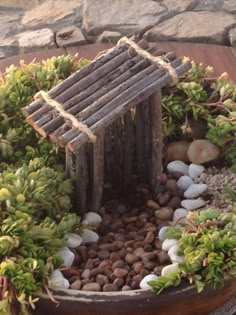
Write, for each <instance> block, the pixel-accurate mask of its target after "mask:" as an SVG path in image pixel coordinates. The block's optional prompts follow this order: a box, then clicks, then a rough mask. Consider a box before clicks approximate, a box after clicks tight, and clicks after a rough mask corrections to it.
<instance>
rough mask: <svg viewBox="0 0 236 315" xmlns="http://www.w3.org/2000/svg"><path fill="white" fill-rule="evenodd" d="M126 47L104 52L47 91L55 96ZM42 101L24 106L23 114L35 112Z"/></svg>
mask: <svg viewBox="0 0 236 315" xmlns="http://www.w3.org/2000/svg"><path fill="white" fill-rule="evenodd" d="M127 49H128V47H127V46H126V45H122V46H119V47H115V48H113V49H112V51H110V52H108V53H106V54H105V55H104V56H102V57H100V58H99V59H97V60H95V61H93V62H91V63H90V64H89V65H88V66H86V67H84V68H82V69H81V70H80V71H77V72H75V73H74V74H72V75H71V76H70V77H69V78H67V79H65V80H64V81H63V82H62V83H60V84H59V85H57V86H56V87H54V88H53V89H52V90H51V91H49V95H50V96H51V97H53V98H55V97H57V96H58V95H59V94H60V93H63V92H64V91H66V90H67V89H68V88H70V87H71V86H73V85H74V84H75V83H77V82H78V80H80V79H82V78H83V77H85V76H87V75H88V74H89V73H91V72H93V71H95V70H97V69H99V68H100V67H102V66H103V65H104V64H106V63H107V62H109V61H110V60H112V59H113V58H114V57H116V56H118V55H120V54H121V53H123V52H124V51H125V50H127ZM42 103H43V102H42V100H36V101H35V102H33V103H31V104H30V105H28V106H26V107H25V108H24V109H23V113H24V115H26V116H28V115H31V114H32V113H33V112H35V111H36V110H38V109H39V108H40V107H41V106H42Z"/></svg>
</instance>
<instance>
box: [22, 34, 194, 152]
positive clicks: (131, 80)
mask: <svg viewBox="0 0 236 315" xmlns="http://www.w3.org/2000/svg"><path fill="white" fill-rule="evenodd" d="M138 45H139V46H140V47H141V48H142V49H144V50H146V51H148V52H150V53H151V54H152V55H153V56H157V55H161V56H162V57H163V60H165V61H167V62H169V63H170V65H171V66H172V67H173V68H174V69H175V71H176V73H177V75H178V76H180V75H182V74H183V73H184V72H185V71H187V70H188V69H189V68H190V67H191V63H190V62H189V61H184V60H182V59H177V58H176V56H175V54H174V53H167V54H165V53H164V52H160V51H158V50H156V49H155V48H153V47H150V45H149V44H148V43H147V42H146V41H144V40H141V41H140V42H138ZM172 80H173V79H172V76H171V74H170V73H169V71H168V70H166V69H164V68H163V67H162V66H160V65H159V64H157V63H152V62H151V61H149V60H148V59H146V58H143V57H141V56H140V55H138V54H137V53H136V51H135V50H134V49H133V48H131V47H130V46H129V45H128V44H126V43H123V44H120V45H118V46H116V47H114V48H113V49H111V50H109V51H108V52H106V53H105V54H104V55H102V56H100V57H99V58H98V59H96V60H94V61H93V62H91V63H90V64H89V65H87V66H86V67H84V68H83V69H81V70H80V71H78V72H76V73H74V74H73V75H71V76H70V77H69V78H67V79H66V80H65V81H64V82H62V83H60V84H59V85H58V86H56V87H55V88H53V89H52V90H51V91H49V93H48V94H49V96H50V97H51V98H53V99H54V100H56V101H57V102H59V103H60V104H62V106H63V109H64V111H66V113H69V114H72V115H73V116H74V117H75V118H76V119H77V120H78V121H80V122H82V123H83V124H85V125H86V126H87V127H88V128H89V129H90V130H91V131H92V132H93V133H94V134H95V135H98V134H99V133H100V132H101V131H103V130H104V129H105V128H107V127H108V126H109V125H110V124H112V123H113V122H114V121H116V120H117V119H118V118H119V117H121V116H123V115H124V114H125V113H126V112H128V111H129V110H130V109H131V108H132V107H134V106H136V105H138V104H139V103H140V102H142V101H143V100H144V99H146V98H148V97H150V96H151V95H152V93H153V92H154V91H155V90H156V89H157V88H162V87H164V86H166V85H168V84H170V83H171V82H172ZM23 114H24V115H25V116H26V119H27V121H28V122H29V123H30V124H31V125H32V126H33V127H34V128H35V130H36V131H38V132H39V133H40V134H41V135H42V136H44V137H49V138H50V140H51V141H53V142H54V143H57V144H59V145H61V146H67V147H68V148H69V149H70V150H71V151H72V152H76V151H77V150H78V149H79V148H80V147H81V146H82V145H83V144H85V143H86V142H88V141H89V137H88V135H87V134H86V133H85V132H81V131H80V130H79V129H78V128H75V127H73V125H72V123H71V121H68V120H67V119H65V118H63V117H62V116H61V115H60V114H59V112H58V111H57V110H56V109H54V108H53V107H51V106H50V105H49V104H47V103H46V102H45V101H44V100H36V101H34V102H32V103H31V104H30V105H28V106H26V107H25V108H23Z"/></svg>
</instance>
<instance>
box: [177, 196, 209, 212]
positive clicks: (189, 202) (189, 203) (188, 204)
mask: <svg viewBox="0 0 236 315" xmlns="http://www.w3.org/2000/svg"><path fill="white" fill-rule="evenodd" d="M205 205H206V201H205V200H203V199H202V198H198V199H185V200H182V202H181V206H182V207H184V208H185V209H187V210H188V211H191V210H196V209H199V208H202V207H204V206H205Z"/></svg>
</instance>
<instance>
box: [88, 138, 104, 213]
mask: <svg viewBox="0 0 236 315" xmlns="http://www.w3.org/2000/svg"><path fill="white" fill-rule="evenodd" d="M103 188H104V133H103V132H102V133H100V135H99V136H97V140H96V142H95V143H94V145H93V187H92V204H91V210H92V211H95V212H96V211H98V209H99V207H100V206H101V202H102V196H103Z"/></svg>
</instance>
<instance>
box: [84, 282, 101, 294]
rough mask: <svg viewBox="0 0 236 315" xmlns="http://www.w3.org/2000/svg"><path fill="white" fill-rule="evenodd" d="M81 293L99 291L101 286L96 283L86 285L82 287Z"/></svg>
mask: <svg viewBox="0 0 236 315" xmlns="http://www.w3.org/2000/svg"><path fill="white" fill-rule="evenodd" d="M82 290H83V291H95V292H99V291H101V286H100V285H99V284H98V283H96V282H91V283H87V284H85V285H84V286H83V287H82Z"/></svg>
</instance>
